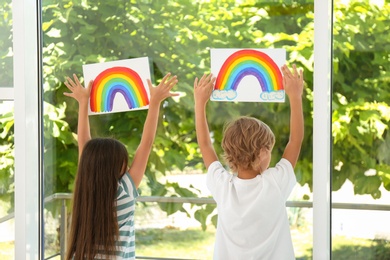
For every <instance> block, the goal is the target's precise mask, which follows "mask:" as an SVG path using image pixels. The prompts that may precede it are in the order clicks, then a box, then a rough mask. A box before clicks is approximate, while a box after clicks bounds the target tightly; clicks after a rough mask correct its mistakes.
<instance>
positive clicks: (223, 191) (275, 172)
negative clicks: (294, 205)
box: [207, 158, 296, 260]
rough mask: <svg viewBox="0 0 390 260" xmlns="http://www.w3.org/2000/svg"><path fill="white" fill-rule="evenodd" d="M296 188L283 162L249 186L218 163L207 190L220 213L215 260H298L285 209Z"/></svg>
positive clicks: (249, 181) (212, 167)
mask: <svg viewBox="0 0 390 260" xmlns="http://www.w3.org/2000/svg"><path fill="white" fill-rule="evenodd" d="M295 184H296V178H295V174H294V169H293V168H292V166H291V163H290V162H289V161H288V160H286V159H283V158H282V159H281V160H280V161H279V162H278V163H277V164H276V166H275V167H274V168H269V169H267V170H266V171H264V172H263V173H262V174H261V175H258V176H256V177H255V178H253V179H246V180H244V179H240V178H238V177H237V176H236V175H232V174H231V173H229V172H228V171H226V169H225V168H224V167H223V166H222V164H221V163H220V162H219V161H215V162H213V163H212V164H211V165H210V166H209V169H208V173H207V187H208V188H209V190H210V192H211V194H212V195H213V197H214V200H215V201H216V202H217V209H218V225H217V234H216V240H215V246H214V260H241V259H245V260H255V259H256V260H257V259H261V260H290V259H295V256H294V249H293V245H292V240H291V234H290V226H289V222H288V217H287V212H286V205H285V203H286V200H287V198H288V196H289V195H290V193H291V191H292V189H293V188H294V186H295Z"/></svg>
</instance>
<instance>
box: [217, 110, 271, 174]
mask: <svg viewBox="0 0 390 260" xmlns="http://www.w3.org/2000/svg"><path fill="white" fill-rule="evenodd" d="M274 143H275V136H274V134H273V132H272V131H271V129H270V128H269V127H268V125H266V124H265V123H263V122H262V121H260V120H258V119H256V118H253V117H246V116H243V117H239V118H238V119H236V120H234V121H232V122H229V123H227V124H226V125H225V127H224V134H223V139H222V149H223V150H224V155H223V156H224V159H225V161H226V163H227V164H228V165H229V167H230V169H231V170H232V171H233V172H237V171H238V169H241V170H249V169H256V168H257V167H258V164H259V162H260V158H259V156H260V150H261V149H268V150H271V149H272V148H273V146H274Z"/></svg>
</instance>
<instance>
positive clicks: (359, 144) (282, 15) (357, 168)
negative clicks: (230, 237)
mask: <svg viewBox="0 0 390 260" xmlns="http://www.w3.org/2000/svg"><path fill="white" fill-rule="evenodd" d="M42 2H43V3H42V18H43V24H42V30H43V71H44V75H43V76H44V86H43V87H44V97H43V98H44V101H45V103H44V129H45V131H44V140H45V142H44V149H45V151H44V161H45V194H46V195H50V194H53V193H56V192H71V191H72V189H73V181H74V177H75V174H76V168H77V143H76V128H77V125H76V124H77V109H78V107H77V104H76V102H75V101H74V100H72V99H69V98H67V97H65V96H63V92H65V91H67V89H66V87H65V85H64V84H63V82H64V80H65V77H66V76H70V75H72V74H73V73H75V74H77V75H78V76H80V77H81V78H82V65H83V64H89V63H97V62H105V61H113V60H119V59H128V58H135V57H146V56H147V57H149V59H150V62H151V64H152V68H151V70H152V74H153V76H152V80H153V81H154V82H155V84H158V82H159V80H160V79H161V78H162V76H163V75H165V74H166V73H167V72H172V73H173V74H176V75H177V76H178V78H179V84H178V86H177V88H176V89H175V91H180V92H182V93H184V94H185V95H184V96H183V97H181V98H180V99H170V100H167V101H166V102H165V103H164V104H163V109H162V111H161V118H162V120H161V121H160V124H159V129H158V133H157V137H156V141H155V145H154V148H153V152H152V154H151V156H150V160H149V165H148V171H147V173H146V177H145V183H146V184H147V185H146V186H144V187H143V188H142V190H141V193H142V194H143V195H154V196H190V197H192V196H195V197H196V196H198V194H199V193H198V191H197V190H196V189H191V188H190V189H187V188H182V187H180V186H179V185H178V184H177V183H167V184H165V183H161V182H160V181H159V179H160V177H161V176H163V175H165V174H166V173H167V172H169V171H172V170H180V171H181V170H188V169H201V170H204V168H203V165H202V163H201V162H202V161H201V158H200V153H199V150H198V146H197V144H196V136H195V132H194V111H193V96H192V93H193V91H192V83H193V80H194V78H195V77H196V76H201V75H202V74H203V73H207V72H209V70H210V53H209V51H210V48H284V49H285V50H286V51H287V57H286V58H287V63H288V64H293V63H295V64H297V65H298V67H301V68H303V69H304V76H305V82H306V90H305V94H304V111H305V140H304V144H303V148H302V153H301V157H300V161H299V163H298V165H297V168H296V172H297V178H298V181H299V183H300V184H302V185H303V184H308V185H309V187H310V188H312V176H313V173H312V135H313V130H312V129H313V123H312V110H313V109H312V108H313V107H312V106H313V103H312V100H313V66H314V64H313V36H314V20H313V17H314V14H313V12H314V9H313V0H298V1H283V0H275V1H256V0H246V1H244V0H242V1H228V0H219V1H192V0H180V1H173V0H166V1H148V0H143V1H135V0H131V1H97V0H95V1H88V0H76V1H69V0H45V1H42ZM1 3H2V4H1V5H0V11H1V14H2V16H3V18H4V19H0V31H1V36H0V71H2V73H1V74H0V83H1V84H5V83H4V82H10V75H12V69H11V66H10V64H11V63H12V61H11V58H10V57H11V56H12V51H11V50H10V48H11V42H12V35H11V29H10V28H11V20H10V19H11V18H10V16H11V15H10V1H2V2H1ZM343 3H346V2H345V1H343ZM343 3H341V2H339V1H336V2H335V5H334V7H335V16H334V18H335V19H334V48H333V54H334V59H333V65H334V73H333V102H332V109H333V110H332V111H333V117H332V134H333V166H334V167H333V189H334V190H338V189H339V188H340V187H341V186H342V184H343V183H344V182H345V181H346V180H347V179H348V180H350V181H351V182H352V183H353V184H354V188H355V193H356V194H370V195H371V196H372V197H373V198H379V197H380V196H381V194H380V191H379V187H380V186H381V185H383V186H384V188H385V189H386V190H390V157H389V156H388V151H389V150H390V135H389V121H390V107H389V105H388V104H387V103H386V101H388V100H390V86H389V82H390V81H389V68H390V67H389V66H390V63H389V59H390V44H389V41H388V31H389V29H390V20H389V17H390V14H389V12H390V3H388V2H383V3H382V4H381V5H380V6H378V5H377V4H373V3H371V2H370V1H368V0H364V1H360V0H352V1H350V2H347V4H343ZM3 72H4V73H3ZM208 111H209V115H208V119H209V122H210V129H211V131H212V134H213V139H214V140H215V148H216V150H217V151H218V152H220V151H221V148H220V142H221V138H222V136H221V135H222V128H223V125H224V123H225V122H226V121H227V120H230V119H231V118H233V117H235V116H238V115H249V116H255V117H258V118H260V119H262V120H264V121H265V122H266V123H268V124H269V125H270V127H271V128H272V129H273V131H274V133H275V135H276V137H277V143H276V145H275V148H274V151H273V162H276V160H278V158H280V156H281V154H282V152H283V148H284V146H285V144H286V142H287V140H288V137H289V106H288V101H287V104H286V103H282V104H278V103H266V104H265V103H239V104H235V103H225V102H211V103H210V104H209V106H208ZM146 113H147V111H132V112H127V113H115V114H108V115H100V116H92V117H91V118H90V120H91V126H92V134H93V136H113V137H115V138H117V139H119V140H120V141H122V142H123V143H124V144H125V145H126V146H127V148H128V150H129V153H130V156H133V154H134V149H135V148H136V147H137V145H138V142H139V139H140V136H141V133H142V127H143V123H144V120H145V117H146ZM13 138H14V128H13V116H12V111H11V110H9V111H5V110H4V109H3V108H2V114H1V117H0V158H1V159H0V160H1V166H0V199H1V200H4V201H7V202H10V204H11V205H12V203H13V200H12V194H13V192H14V190H13V185H10V183H12V179H13V174H14V172H13V162H14V161H13V149H14V146H13ZM303 199H311V198H310V197H309V196H308V195H306V196H304V198H303ZM198 206H199V210H198V211H197V212H196V213H195V214H194V215H195V218H196V219H197V220H199V221H200V222H201V223H202V224H203V228H206V225H205V223H206V219H207V218H208V216H209V215H210V214H215V212H214V207H213V206H206V205H198ZM160 207H161V208H162V209H163V210H165V211H166V212H167V213H168V214H171V213H174V212H176V211H178V210H181V211H186V210H185V209H184V208H183V207H182V205H180V204H179V206H177V204H160ZM10 211H13V209H12V208H11V209H10ZM213 212H214V213H213ZM213 220H214V221H215V218H213Z"/></svg>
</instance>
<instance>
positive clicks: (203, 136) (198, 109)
mask: <svg viewBox="0 0 390 260" xmlns="http://www.w3.org/2000/svg"><path fill="white" fill-rule="evenodd" d="M214 82H215V78H213V77H212V75H211V74H210V75H208V76H206V75H203V77H202V78H201V79H200V80H199V82H198V78H195V82H194V97H195V128H196V137H197V139H198V145H199V148H200V152H201V153H202V157H203V162H204V164H205V166H206V169H208V168H209V166H210V164H211V163H212V162H215V161H217V160H218V157H217V154H216V153H215V150H214V147H213V144H212V143H211V139H210V132H209V126H208V124H207V118H206V104H207V101H208V100H209V98H210V95H211V92H212V91H213V87H214Z"/></svg>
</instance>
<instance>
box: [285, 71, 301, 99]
mask: <svg viewBox="0 0 390 260" xmlns="http://www.w3.org/2000/svg"><path fill="white" fill-rule="evenodd" d="M292 67H293V72H291V71H290V69H289V68H288V67H287V66H286V65H283V66H282V73H283V85H284V91H285V92H286V94H287V96H288V97H289V98H292V97H299V98H300V97H302V93H303V71H302V70H299V73H298V70H297V67H296V66H295V64H293V66H292Z"/></svg>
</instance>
